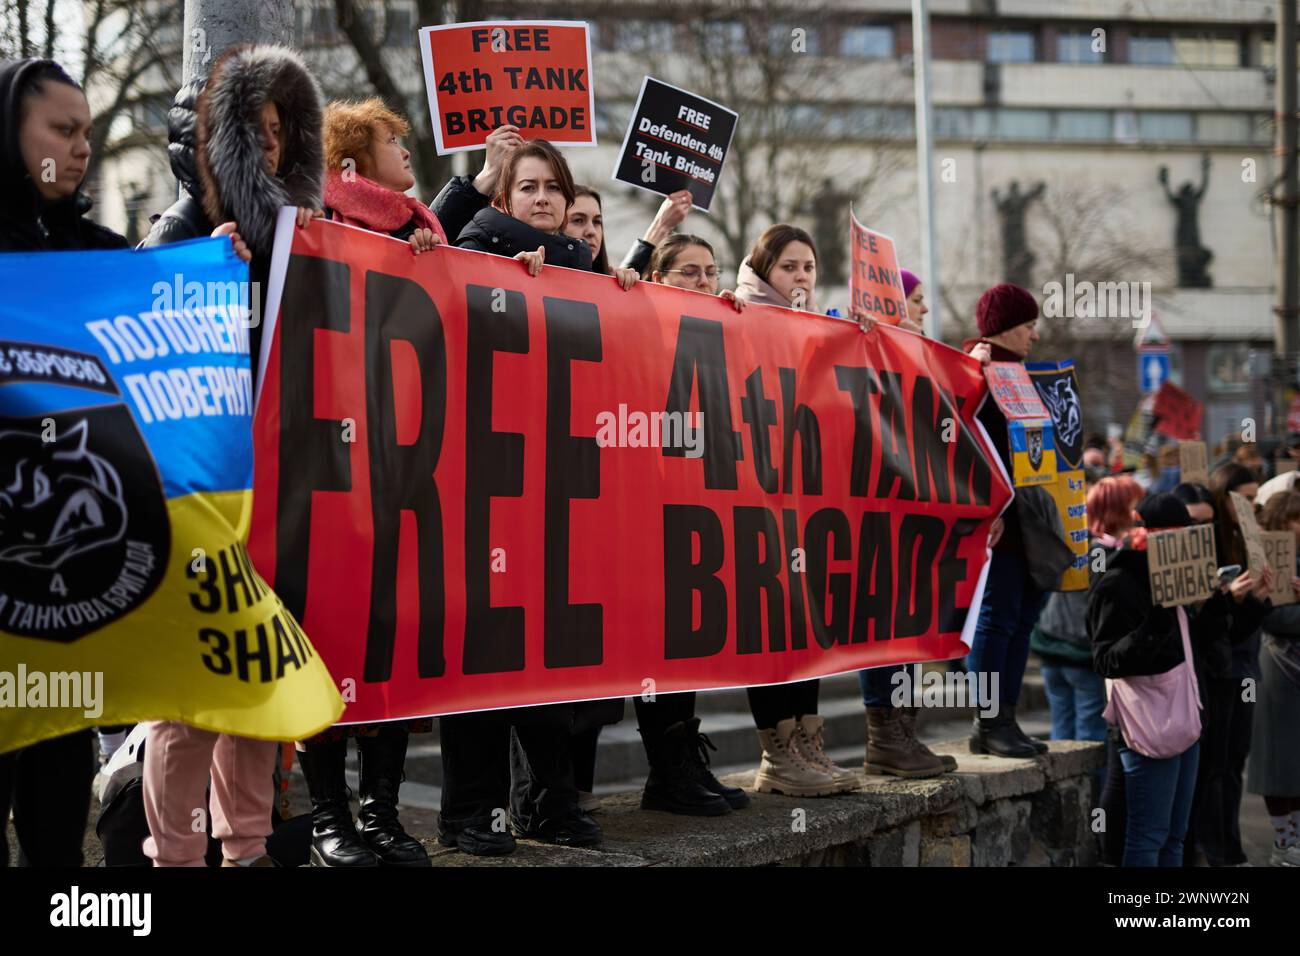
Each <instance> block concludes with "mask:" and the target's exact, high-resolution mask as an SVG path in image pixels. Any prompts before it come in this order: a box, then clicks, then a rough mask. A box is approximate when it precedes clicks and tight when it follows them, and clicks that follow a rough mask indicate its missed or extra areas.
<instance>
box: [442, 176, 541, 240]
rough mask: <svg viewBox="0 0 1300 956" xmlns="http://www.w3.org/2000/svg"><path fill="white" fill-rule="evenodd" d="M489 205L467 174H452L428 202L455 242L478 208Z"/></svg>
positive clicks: (486, 198) (485, 197)
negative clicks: (431, 200)
mask: <svg viewBox="0 0 1300 956" xmlns="http://www.w3.org/2000/svg"><path fill="white" fill-rule="evenodd" d="M489 205H490V200H489V199H488V197H487V196H484V195H483V194H482V193H481V192H479V191H478V190H477V189H475V188H474V180H472V179H471V178H470V177H468V176H453V177H452V178H451V179H449V180H448V181H447V185H445V186H443V187H442V191H441V192H439V193H438V195H437V196H435V197H434V200H433V202H431V203H429V208H430V209H432V210H433V214H434V215H435V216H437V217H438V221H439V222H440V223H442V228H443V229H444V230H445V231H446V233H447V238H448V239H449V240H450V241H451V242H452V243H455V242H456V239H457V238H458V237H459V236H460V233H461V230H462V229H464V228H465V227H466V226H468V225H469V223H470V220H471V219H473V218H474V217H475V216H476V215H477V214H478V212H479V210H481V209H487V208H488V206H489ZM533 248H534V249H536V248H537V247H536V246H533Z"/></svg>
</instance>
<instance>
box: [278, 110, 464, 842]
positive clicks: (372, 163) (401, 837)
mask: <svg viewBox="0 0 1300 956" xmlns="http://www.w3.org/2000/svg"><path fill="white" fill-rule="evenodd" d="M409 129H410V128H409V126H408V125H407V123H406V120H404V119H403V118H402V117H400V116H398V115H397V114H396V113H393V112H392V111H390V110H389V109H388V108H387V107H385V106H384V104H383V101H381V100H379V99H378V98H371V99H368V100H364V101H362V102H359V103H350V102H341V101H335V102H333V103H330V104H329V106H328V107H326V110H325V119H324V144H325V218H327V219H332V220H335V221H339V222H344V223H347V224H348V225H352V226H359V227H360V228H362V229H369V230H371V231H372V232H382V233H387V234H388V235H390V236H392V237H393V238H394V239H400V240H403V241H405V242H409V243H410V245H411V252H412V253H413V254H414V255H419V254H420V253H421V252H424V251H427V250H429V249H431V248H433V247H434V246H436V245H438V244H440V243H442V242H444V241H445V240H446V236H445V234H444V233H443V230H442V225H441V224H440V223H439V222H438V219H437V217H436V216H434V214H433V213H432V212H431V211H430V210H429V208H428V207H426V206H424V205H423V204H421V203H419V202H417V201H416V200H414V199H411V198H410V197H409V196H407V195H406V191H407V190H408V189H410V188H411V187H412V186H414V185H415V177H414V175H412V173H411V165H410V153H409V152H407V151H406V149H405V148H403V146H402V144H401V142H400V137H402V136H405V135H406V134H407V133H408V132H409ZM431 726H432V725H431V722H430V721H428V720H417V721H411V722H409V723H402V722H385V723H382V724H354V725H349V726H346V727H334V728H331V729H330V730H327V731H325V732H324V733H321V734H318V735H316V736H315V737H313V738H311V739H310V740H305V741H302V742H300V743H299V744H298V762H299V763H300V765H301V766H302V771H303V777H304V778H305V779H306V781H307V790H308V792H309V793H310V794H311V805H312V806H311V812H312V848H311V858H312V861H313V863H315V864H316V865H318V866H375V865H376V864H384V865H387V866H428V865H429V855H428V853H426V852H425V850H424V847H423V846H421V845H420V842H419V841H418V840H416V839H414V838H412V837H411V836H410V835H408V834H407V832H406V830H405V829H404V828H403V827H402V824H401V821H400V820H399V819H398V815H397V806H398V791H399V788H400V787H401V783H402V777H403V773H404V768H405V765H406V748H407V744H408V743H409V740H410V735H411V733H412V732H422V731H427V730H429V729H431ZM349 738H356V741H357V754H358V757H359V760H360V765H361V766H360V771H361V772H360V781H359V791H360V792H359V797H360V812H359V813H358V817H359V821H358V822H359V824H360V825H359V826H358V825H357V824H356V823H354V822H353V820H352V812H351V809H350V807H349V803H348V801H349V798H350V796H351V793H350V791H349V789H348V785H347V779H346V777H345V776H344V768H345V766H346V764H347V749H348V739H349Z"/></svg>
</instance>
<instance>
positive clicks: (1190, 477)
mask: <svg viewBox="0 0 1300 956" xmlns="http://www.w3.org/2000/svg"><path fill="white" fill-rule="evenodd" d="M1178 480H1179V481H1190V482H1194V483H1196V484H1198V485H1208V484H1209V483H1210V470H1209V466H1208V465H1207V464H1206V457H1205V442H1203V441H1180V442H1179V443H1178Z"/></svg>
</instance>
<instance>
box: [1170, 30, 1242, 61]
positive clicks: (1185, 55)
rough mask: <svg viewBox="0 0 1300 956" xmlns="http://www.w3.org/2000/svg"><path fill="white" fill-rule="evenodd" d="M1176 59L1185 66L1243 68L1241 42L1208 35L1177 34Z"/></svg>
mask: <svg viewBox="0 0 1300 956" xmlns="http://www.w3.org/2000/svg"><path fill="white" fill-rule="evenodd" d="M1174 57H1175V58H1176V59H1177V61H1178V62H1180V63H1182V64H1183V65H1184V66H1241V41H1240V39H1239V38H1237V37H1227V36H1215V35H1213V34H1208V33H1202V34H1195V33H1185V34H1176V35H1175V36H1174Z"/></svg>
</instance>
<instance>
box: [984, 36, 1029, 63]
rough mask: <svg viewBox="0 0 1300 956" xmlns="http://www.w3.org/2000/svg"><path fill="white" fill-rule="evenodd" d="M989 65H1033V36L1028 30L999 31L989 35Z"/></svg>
mask: <svg viewBox="0 0 1300 956" xmlns="http://www.w3.org/2000/svg"><path fill="white" fill-rule="evenodd" d="M987 59H988V61H989V62H990V63H1033V62H1034V35H1033V34H1032V33H1030V32H1029V31H1028V30H1000V31H998V32H996V33H990V34H989V44H988V54H987Z"/></svg>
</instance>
